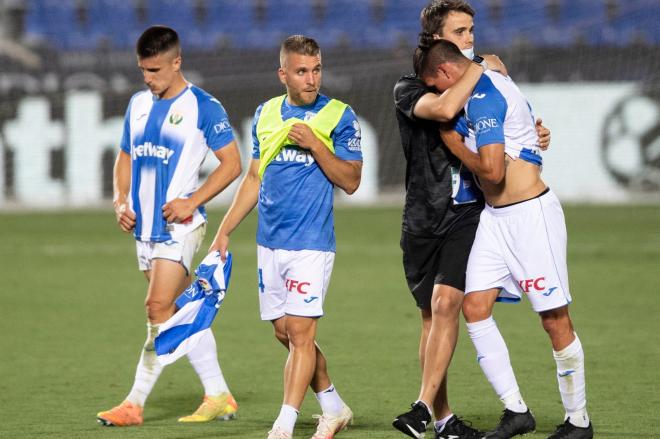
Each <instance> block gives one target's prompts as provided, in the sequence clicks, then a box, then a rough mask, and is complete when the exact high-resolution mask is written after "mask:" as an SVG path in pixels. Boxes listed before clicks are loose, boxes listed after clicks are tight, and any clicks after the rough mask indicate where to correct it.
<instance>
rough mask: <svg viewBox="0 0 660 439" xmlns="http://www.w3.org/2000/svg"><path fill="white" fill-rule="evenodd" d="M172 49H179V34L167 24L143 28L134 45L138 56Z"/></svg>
mask: <svg viewBox="0 0 660 439" xmlns="http://www.w3.org/2000/svg"><path fill="white" fill-rule="evenodd" d="M172 49H177V51H180V50H181V46H180V43H179V35H178V34H177V33H176V31H175V30H174V29H172V28H171V27H167V26H161V25H158V26H151V27H150V28H148V29H147V30H145V31H144V32H143V33H142V35H140V38H138V40H137V44H136V45H135V51H136V52H137V55H138V56H139V57H140V58H150V57H152V56H156V55H159V54H161V53H164V52H169V51H170V50H172Z"/></svg>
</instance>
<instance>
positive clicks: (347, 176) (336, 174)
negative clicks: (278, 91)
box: [289, 123, 362, 195]
mask: <svg viewBox="0 0 660 439" xmlns="http://www.w3.org/2000/svg"><path fill="white" fill-rule="evenodd" d="M289 138H290V139H291V140H293V141H294V142H295V143H296V144H297V145H298V146H300V147H301V148H303V149H306V150H308V151H310V152H311V153H312V155H313V156H314V160H316V163H318V165H319V166H320V167H321V170H323V173H324V174H325V175H326V177H328V180H330V181H331V182H332V184H334V185H335V186H338V187H340V188H341V189H343V191H344V192H346V193H347V194H349V195H350V194H352V193H354V192H355V191H356V190H357V188H358V187H359V186H360V179H361V178H362V162H361V161H359V160H342V159H340V158H338V157H337V156H336V155H335V154H333V153H332V152H330V150H329V149H328V148H327V147H326V146H325V145H324V144H323V142H321V141H320V140H319V139H318V138H317V137H316V136H315V135H314V132H313V131H312V129H311V128H310V127H309V126H308V125H305V124H302V123H297V124H294V125H293V126H292V127H291V130H290V131H289Z"/></svg>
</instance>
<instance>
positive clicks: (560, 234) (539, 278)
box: [521, 192, 593, 439]
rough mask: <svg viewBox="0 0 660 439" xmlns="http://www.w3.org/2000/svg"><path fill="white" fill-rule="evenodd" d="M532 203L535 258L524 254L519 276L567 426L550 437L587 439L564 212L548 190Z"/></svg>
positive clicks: (589, 429)
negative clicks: (553, 370)
mask: <svg viewBox="0 0 660 439" xmlns="http://www.w3.org/2000/svg"><path fill="white" fill-rule="evenodd" d="M534 203H535V204H537V208H536V209H533V210H532V209H530V214H529V216H530V218H528V219H526V223H527V224H528V225H530V229H531V230H533V231H535V233H536V235H537V236H536V240H535V242H536V247H535V249H534V253H535V257H532V255H528V257H527V258H526V259H529V262H528V263H527V266H526V267H525V268H527V271H526V272H525V271H523V272H522V276H521V278H523V279H530V280H528V281H525V282H526V285H525V286H526V287H528V288H527V290H528V291H529V294H528V296H529V298H530V302H531V303H532V307H533V308H534V310H535V311H536V312H538V313H539V316H540V317H541V322H542V324H543V328H544V329H545V331H546V332H547V334H548V336H549V337H550V341H551V343H552V348H553V357H554V359H555V362H556V365H557V381H558V384H559V393H560V394H561V399H562V403H563V405H564V410H565V417H564V421H565V422H564V423H563V424H561V425H559V426H558V427H557V431H556V432H555V433H553V434H552V435H551V436H550V437H551V438H552V439H569V438H572V439H590V438H592V437H593V427H592V425H591V422H590V420H589V415H588V413H587V400H586V383H585V373H584V351H583V349H582V344H581V343H580V339H579V338H578V336H577V334H576V333H575V331H574V329H573V322H572V321H571V317H570V315H569V311H568V303H570V302H571V300H572V298H571V295H570V291H569V282H568V268H567V264H566V224H565V221H564V214H563V211H562V208H561V205H560V203H559V200H558V199H557V197H556V196H555V195H554V193H552V192H548V193H546V194H544V195H542V196H541V197H539V198H538V199H536V200H535V201H534ZM531 226H533V227H531ZM539 252H542V253H541V254H539ZM529 266H531V268H528V267H529ZM531 270H533V272H534V273H536V275H535V276H534V279H531V278H532V276H530V275H529V274H528V273H530V272H531ZM539 273H540V274H541V275H539ZM527 284H529V285H527Z"/></svg>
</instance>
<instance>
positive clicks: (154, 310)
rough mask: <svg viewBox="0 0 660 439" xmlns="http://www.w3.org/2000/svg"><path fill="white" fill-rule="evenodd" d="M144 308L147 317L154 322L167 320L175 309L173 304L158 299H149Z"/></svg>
mask: <svg viewBox="0 0 660 439" xmlns="http://www.w3.org/2000/svg"><path fill="white" fill-rule="evenodd" d="M144 306H145V308H146V310H147V317H148V318H149V320H150V321H152V322H160V321H164V320H167V318H169V315H170V314H172V311H173V308H174V304H173V303H170V302H169V301H166V300H162V299H157V298H148V299H147V300H146V301H145V302H144Z"/></svg>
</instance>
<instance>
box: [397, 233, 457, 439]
mask: <svg viewBox="0 0 660 439" xmlns="http://www.w3.org/2000/svg"><path fill="white" fill-rule="evenodd" d="M440 243H441V240H440V239H436V238H423V237H417V236H414V235H410V234H408V233H406V232H405V231H404V232H402V233H401V242H400V245H401V250H402V253H403V269H404V272H405V276H406V282H407V283H408V288H409V290H410V293H411V294H412V296H413V298H414V300H415V304H416V305H417V307H418V308H419V309H420V313H421V314H420V316H421V321H422V325H421V331H420V337H419V350H418V356H419V363H420V367H421V369H422V374H423V373H424V365H425V363H426V353H427V350H428V349H429V346H428V339H429V334H430V333H431V328H432V325H433V313H432V310H431V299H432V297H433V288H434V280H435V277H436V272H437V268H438V263H439V261H438V256H439V253H440ZM444 396H446V395H444ZM432 409H433V410H436V412H437V411H445V410H448V407H447V401H446V397H445V398H443V394H440V395H438V401H437V402H436V401H435V398H433V400H432V401H430V402H428V403H424V402H422V401H415V402H414V403H413V404H411V410H410V411H407V412H405V413H402V414H400V415H398V416H396V417H395V418H394V421H392V426H393V427H394V428H396V429H397V430H399V431H401V432H402V433H405V434H407V435H408V436H411V437H422V435H423V434H424V431H426V427H427V426H428V425H429V424H430V423H431V421H432V418H433V417H432V415H433V413H432V411H433V410H432Z"/></svg>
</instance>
